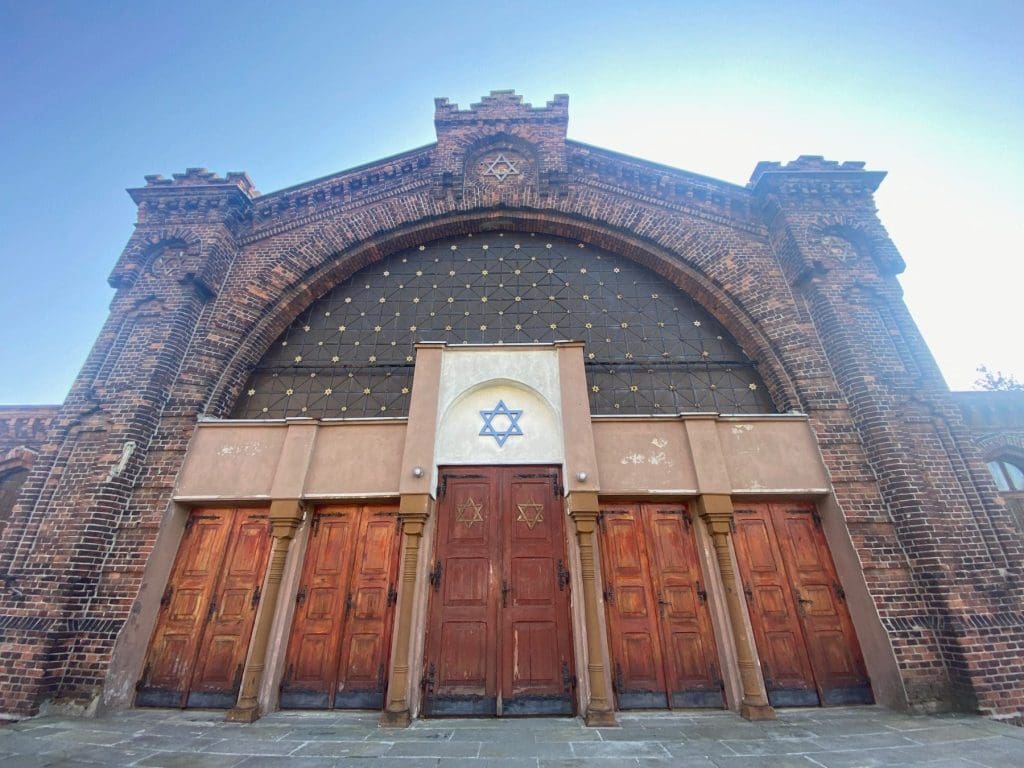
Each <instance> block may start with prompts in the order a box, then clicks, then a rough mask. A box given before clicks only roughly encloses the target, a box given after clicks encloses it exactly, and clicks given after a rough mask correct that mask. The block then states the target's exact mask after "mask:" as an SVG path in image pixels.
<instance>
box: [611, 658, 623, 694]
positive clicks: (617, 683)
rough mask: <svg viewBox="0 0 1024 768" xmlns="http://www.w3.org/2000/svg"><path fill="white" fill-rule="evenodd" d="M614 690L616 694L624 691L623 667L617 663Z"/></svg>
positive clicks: (613, 681) (613, 682)
mask: <svg viewBox="0 0 1024 768" xmlns="http://www.w3.org/2000/svg"><path fill="white" fill-rule="evenodd" d="M612 690H614V691H615V693H619V692H620V691H622V665H621V664H619V662H615V674H614V675H613V676H612Z"/></svg>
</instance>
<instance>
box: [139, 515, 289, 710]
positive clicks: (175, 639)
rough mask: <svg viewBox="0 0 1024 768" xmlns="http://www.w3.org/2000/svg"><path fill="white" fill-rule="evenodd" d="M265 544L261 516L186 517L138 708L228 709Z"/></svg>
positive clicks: (246, 640) (243, 652) (256, 599)
mask: <svg viewBox="0 0 1024 768" xmlns="http://www.w3.org/2000/svg"><path fill="white" fill-rule="evenodd" d="M269 540H270V536H269V531H268V526H267V515H266V512H265V511H260V510H246V509H238V510H235V509H195V510H193V511H192V512H191V513H190V514H189V518H188V521H187V522H186V524H185V533H184V535H183V538H182V542H181V545H180V546H179V548H178V555H177V558H176V559H175V563H174V566H173V568H172V570H171V575H170V578H169V579H168V583H167V589H166V590H165V591H164V595H163V597H162V599H161V601H160V616H159V619H158V621H157V627H156V630H155V631H154V633H153V640H152V642H151V643H150V649H149V654H148V656H147V660H146V666H145V669H144V671H143V674H142V678H141V679H140V680H139V682H138V684H137V685H136V691H137V693H136V697H135V703H136V705H138V706H156V707H184V706H194V707H231V706H234V704H235V700H236V698H237V695H238V686H239V684H240V682H241V668H242V665H243V664H244V662H245V656H246V654H247V652H248V649H249V640H250V638H251V635H252V625H253V621H254V620H255V616H256V608H257V606H258V604H259V593H260V589H261V586H262V584H263V576H264V573H265V571H266V565H267V556H268V554H269V549H270V548H269Z"/></svg>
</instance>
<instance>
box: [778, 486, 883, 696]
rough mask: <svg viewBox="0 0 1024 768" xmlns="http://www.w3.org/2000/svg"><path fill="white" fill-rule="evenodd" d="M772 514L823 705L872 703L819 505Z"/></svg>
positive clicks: (783, 508) (788, 507)
mask: <svg viewBox="0 0 1024 768" xmlns="http://www.w3.org/2000/svg"><path fill="white" fill-rule="evenodd" d="M770 511H771V516H772V521H773V524H774V527H775V530H776V531H777V533H778V538H779V542H780V546H781V549H782V554H783V559H784V560H785V563H786V568H787V571H788V573H789V577H790V581H791V583H792V587H793V590H794V597H795V599H796V603H797V608H798V612H799V617H800V621H801V624H802V626H803V630H804V637H805V640H806V643H807V647H808V653H809V658H810V663H811V667H812V669H813V671H814V678H815V682H816V684H817V688H818V693H819V695H820V697H821V701H822V703H823V704H856V703H870V702H871V701H872V700H873V699H872V695H871V686H870V683H869V681H868V678H867V672H866V669H865V667H864V661H863V657H862V656H861V652H860V645H859V644H858V642H857V636H856V633H855V632H854V630H853V622H852V621H851V619H850V614H849V611H848V610H847V607H846V602H845V592H843V590H842V588H841V587H840V586H839V578H838V576H837V575H836V571H835V566H834V565H833V563H832V556H831V554H830V552H829V549H828V542H827V541H826V539H825V534H824V531H822V529H821V525H820V522H819V519H818V517H817V512H816V510H815V508H814V506H813V504H810V503H790V504H772V505H770Z"/></svg>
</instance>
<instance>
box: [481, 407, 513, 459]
mask: <svg viewBox="0 0 1024 768" xmlns="http://www.w3.org/2000/svg"><path fill="white" fill-rule="evenodd" d="M480 415H481V416H482V417H483V420H484V425H483V427H482V428H481V429H480V436H481V437H493V438H494V439H495V440H496V441H497V443H498V447H499V448H501V447H503V446H504V445H505V441H506V440H508V439H509V438H510V437H512V436H513V435H522V434H523V430H522V427H520V426H519V419H520V417H522V415H523V412H522V411H521V410H513V409H510V408H509V407H508V406H507V405H505V401H504V400H499V401H498V404H497V405H496V406H494V408H492V409H491V410H489V411H480ZM499 416H500V417H503V419H507V420H508V424H507V425H506V426H505V428H504V429H495V426H494V419H496V418H498V417H499ZM498 424H499V425H500V424H501V421H499V422H498Z"/></svg>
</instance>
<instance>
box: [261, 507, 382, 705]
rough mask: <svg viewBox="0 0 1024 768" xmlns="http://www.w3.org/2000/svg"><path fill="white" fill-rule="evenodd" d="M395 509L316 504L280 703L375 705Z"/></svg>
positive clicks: (379, 700)
mask: <svg viewBox="0 0 1024 768" xmlns="http://www.w3.org/2000/svg"><path fill="white" fill-rule="evenodd" d="M397 528H398V523H397V510H395V509H394V508H393V507H387V506H380V505H374V506H369V507H360V506H352V505H346V506H342V505H333V506H324V507H320V508H318V509H317V510H316V511H315V512H314V513H313V517H312V520H311V521H310V533H309V541H308V544H307V546H306V557H305V559H304V561H303V567H302V577H301V579H300V584H299V589H298V592H297V595H296V603H297V605H296V610H295V617H294V619H293V621H292V631H291V636H290V638H289V641H288V653H287V657H286V660H285V676H284V679H283V680H282V682H281V695H280V705H281V707H283V708H286V709H287V708H303V709H327V708H330V707H332V706H333V707H340V708H379V707H381V706H382V705H383V697H384V693H383V691H384V687H385V685H386V682H387V681H386V676H385V670H386V669H387V662H388V654H389V653H390V649H391V642H390V640H391V625H392V618H393V610H392V609H393V606H394V603H395V597H396V596H397V592H396V591H395V574H396V571H397V567H398V545H399V536H398V530H397Z"/></svg>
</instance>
